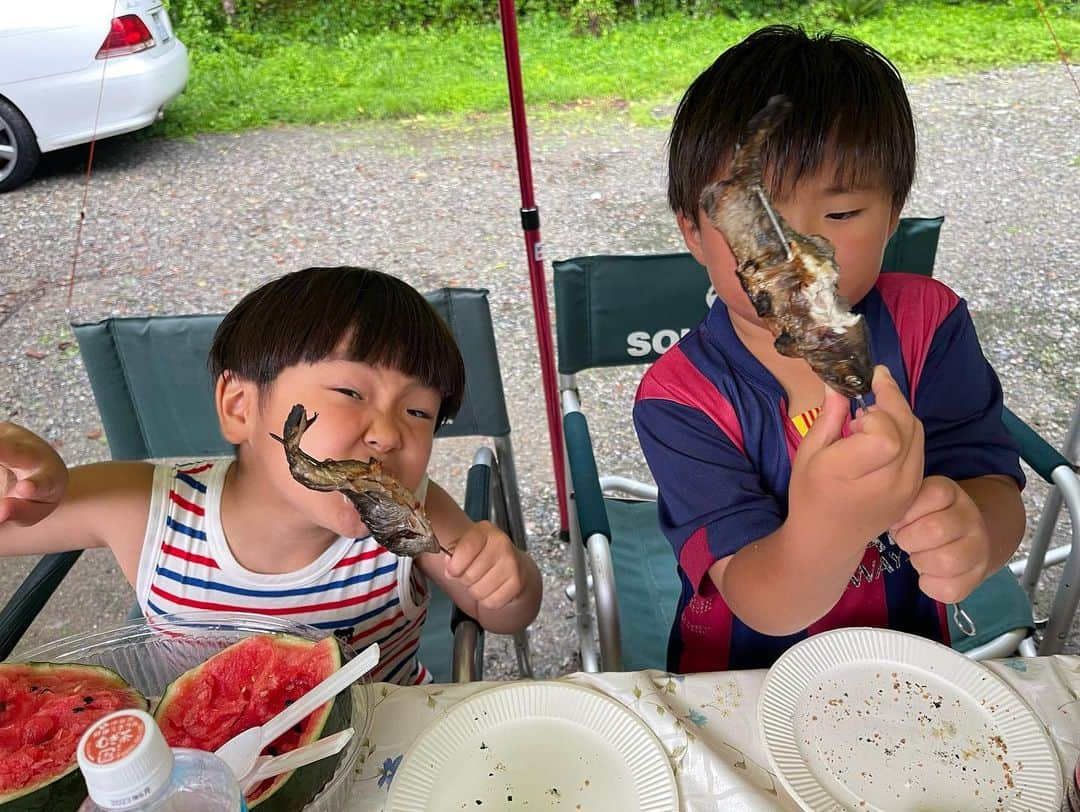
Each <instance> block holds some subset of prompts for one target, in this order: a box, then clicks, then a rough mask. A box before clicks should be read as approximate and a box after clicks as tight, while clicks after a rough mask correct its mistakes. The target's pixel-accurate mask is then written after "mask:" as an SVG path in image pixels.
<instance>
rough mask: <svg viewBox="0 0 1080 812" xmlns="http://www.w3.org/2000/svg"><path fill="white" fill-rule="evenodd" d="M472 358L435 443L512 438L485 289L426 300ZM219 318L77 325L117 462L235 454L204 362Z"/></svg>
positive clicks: (467, 359)
mask: <svg viewBox="0 0 1080 812" xmlns="http://www.w3.org/2000/svg"><path fill="white" fill-rule="evenodd" d="M426 298H427V300H428V301H429V302H431V304H432V305H433V306H434V308H435V310H436V311H437V312H438V313H439V315H440V316H442V318H443V320H444V321H445V322H446V323H447V325H448V326H449V327H450V330H451V331H452V332H453V334H454V338H455V339H456V340H457V342H458V346H459V347H460V348H461V354H462V356H463V358H464V360H465V369H466V385H465V397H464V400H463V402H462V407H461V411H460V412H459V413H458V415H457V417H456V418H455V419H454V421H453V422H452V423H447V424H446V425H444V426H443V427H442V428H440V429H439V432H438V434H437V436H438V437H465V436H485V437H503V436H506V435H507V434H509V432H510V419H509V416H508V415H507V411H506V400H505V397H504V395H503V387H502V377H501V374H500V370H499V360H498V355H497V353H496V348H495V336H494V331H493V329H492V324H491V312H490V309H489V307H488V300H487V291H486V290H481V289H470V288H443V289H440V290H436V291H433V292H432V293H429V294H426ZM221 319H222V316H221V315H220V314H215V315H195V316H148V317H142V318H111V319H105V320H104V321H100V322H94V323H91V324H73V325H72V329H73V330H74V331H75V336H76V338H77V339H78V341H79V349H80V351H81V353H82V357H83V363H84V364H85V365H86V372H87V375H88V376H89V378H90V386H91V388H92V389H93V391H94V399H95V400H96V401H97V405H98V410H99V411H100V412H101V419H102V424H103V428H104V430H105V436H106V437H107V439H108V441H109V450H110V452H111V454H112V457H113V459H117V460H137V459H157V458H163V457H200V456H215V455H226V454H231V453H232V446H231V445H229V443H227V442H226V441H225V439H224V438H223V437H222V436H221V432H220V431H219V429H218V420H217V414H216V412H215V410H214V402H213V397H212V395H213V388H212V383H211V381H210V373H209V371H208V369H207V356H208V353H209V350H210V343H211V340H212V339H213V335H214V331H215V330H216V329H217V326H218V323H219V322H220V321H221Z"/></svg>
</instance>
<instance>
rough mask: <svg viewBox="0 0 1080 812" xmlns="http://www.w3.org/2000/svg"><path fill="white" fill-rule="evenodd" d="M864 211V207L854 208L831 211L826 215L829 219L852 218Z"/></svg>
mask: <svg viewBox="0 0 1080 812" xmlns="http://www.w3.org/2000/svg"><path fill="white" fill-rule="evenodd" d="M861 212H862V209H852V210H851V211H831V212H829V213H828V214H826V215H825V217H826V218H828V219H829V220H850V219H851V218H852V217H854V216H855V215H857V214H859V213H861Z"/></svg>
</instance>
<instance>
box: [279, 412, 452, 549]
mask: <svg viewBox="0 0 1080 812" xmlns="http://www.w3.org/2000/svg"><path fill="white" fill-rule="evenodd" d="M317 417H318V415H317V414H316V415H312V416H311V417H310V418H308V416H307V410H306V409H304V407H303V405H302V404H300V403H298V404H296V405H295V406H293V407H292V410H291V411H290V412H289V416H288V417H287V418H286V420H285V428H284V430H283V431H282V435H283V436H282V437H278V436H277V435H276V434H271V435H270V436H271V437H273V438H274V439H275V440H277V441H278V442H280V443H281V444H282V445H283V446H284V447H285V458H286V459H287V460H288V461H289V471H290V472H291V473H292V475H293V479H295V480H296V481H297V482H299V483H300V484H301V485H304V486H305V487H308V488H311V489H312V490H313V491H340V492H341V493H343V494H344V495H345V497H346V498H347V499H348V500H349V501H350V502H352V503H353V506H354V507H355V508H356V510H357V511H358V512H359V513H360V518H362V519H363V520H364V524H366V525H367V528H368V530H370V531H371V534H372V535H373V536H374V537H375V538H376V539H377V540H378V541H379V543H380V544H382V546H383V547H385V548H386V549H387V550H389V551H390V552H392V553H393V554H394V555H402V556H417V555H419V554H420V553H437V552H439V551H440V550H441V551H442V552H444V553H446V554H447V555H450V552H449V551H448V550H447V549H446V548H445V547H443V546H442V545H441V544H439V541H438V539H436V538H435V532H434V531H433V530H432V529H431V524H430V523H429V522H428V520H427V517H426V516H425V515H424V508H423V506H422V505H421V504H420V502H419V501H418V500H417V499H416V497H415V496H414V495H413V493H412V491H410V490H409V489H408V488H406V487H405V486H404V485H402V484H401V483H400V482H398V481H397V480H396V479H394V477H392V476H390V474H388V473H386V472H384V471H383V469H382V463H380V462H379V461H378V460H377V459H375V458H374V457H372V458H371V459H370V460H368V461H367V462H361V461H360V460H323V461H322V462H319V461H318V460H316V459H315V458H314V457H312V456H311V455H310V454H307V453H305V452H304V451H303V450H302V449H301V448H300V438H301V437H302V436H303V434H304V432H305V431H307V430H308V428H309V427H310V426H311V424H313V423H314V422H315V419H316V418H317Z"/></svg>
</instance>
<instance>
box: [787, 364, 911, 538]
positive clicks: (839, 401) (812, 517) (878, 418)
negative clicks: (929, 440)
mask: <svg viewBox="0 0 1080 812" xmlns="http://www.w3.org/2000/svg"><path fill="white" fill-rule="evenodd" d="M873 389H874V395H875V398H876V405H875V406H874V407H873V408H872V409H871V410H870V411H869V412H868V413H864V414H862V415H860V416H859V418H858V419H857V420H855V421H853V423H852V425H851V429H852V434H851V436H849V437H844V438H841V431H842V429H843V426H844V421H845V420H846V418H847V413H848V400H847V398H845V397H843V396H842V395H839V394H837V393H836V392H833V391H832V390H830V389H828V388H826V394H825V403H824V405H823V407H822V410H821V414H819V415H818V417H817V419H816V420H815V421H814V424H813V426H812V427H811V429H810V431H809V432H808V433H807V435H806V437H805V438H804V439H803V441H802V444H801V445H800V446H799V449H798V452H797V453H796V454H795V460H794V462H793V464H792V473H791V486H790V490H789V518H794V519H795V521H796V522H797V523H798V525H799V526H801V527H805V528H807V530H808V531H812V532H814V534H815V535H817V536H818V537H826V538H828V537H833V538H837V539H846V540H848V541H850V543H851V545H852V548H853V549H854V550H858V549H861V546H865V545H866V544H867V543H868V542H869V541H870V540H871V539H874V538H876V537H877V536H878V535H880V534H881V533H882V532H883V531H884V530H885V529H886V528H888V527H889V526H890V525H892V524H894V523H895V522H896V521H897V519H898V517H900V516H903V515H904V512H905V511H906V510H907V509H908V507H909V506H910V505H911V504H912V502H913V501H914V499H915V495H916V494H917V493H918V492H919V488H920V487H921V485H922V480H923V432H922V424H921V423H920V422H919V420H918V419H917V418H916V417H915V416H914V415H913V414H912V413H911V408H910V407H909V406H908V403H907V401H906V399H905V398H904V396H903V393H901V391H900V389H899V387H897V385H896V382H895V381H894V380H893V378H892V376H891V375H890V374H889V371H888V370H887V369H886V368H885V367H883V366H879V367H877V368H876V369H875V372H874V380H873ZM860 545H861V546H860Z"/></svg>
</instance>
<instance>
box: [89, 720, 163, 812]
mask: <svg viewBox="0 0 1080 812" xmlns="http://www.w3.org/2000/svg"><path fill="white" fill-rule="evenodd" d="M77 757H78V761H79V769H80V770H82V774H83V778H84V779H86V790H87V792H88V793H89V794H90V797H91V798H92V799H93V801H94V803H96V804H97V805H98V806H100V807H102V808H104V809H130V808H131V807H133V806H136V805H138V804H140V803H142V802H143V801H145V800H146V799H147V798H149V797H150V796H151V795H153V794H154V793H155V792H157V791H158V790H159V789H161V787H162V786H163V785H164V784H165V782H166V781H168V780H169V775H170V774H171V773H172V768H173V754H172V750H170V749H169V745H168V744H167V743H166V742H165V737H164V736H162V735H161V730H160V729H159V728H158V726H157V723H156V722H155V721H154V717H152V716H151V715H150V714H148V713H146V712H145V711H141V710H121V711H116V712H114V713H110V714H109V715H108V716H103V717H101V718H100V719H98V720H97V721H96V722H95V723H94V724H93V725H91V726H90V728H89V729H88V730H87V731H86V732H85V733H84V734H83V737H82V739H80V740H79V748H78V755H77Z"/></svg>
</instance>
